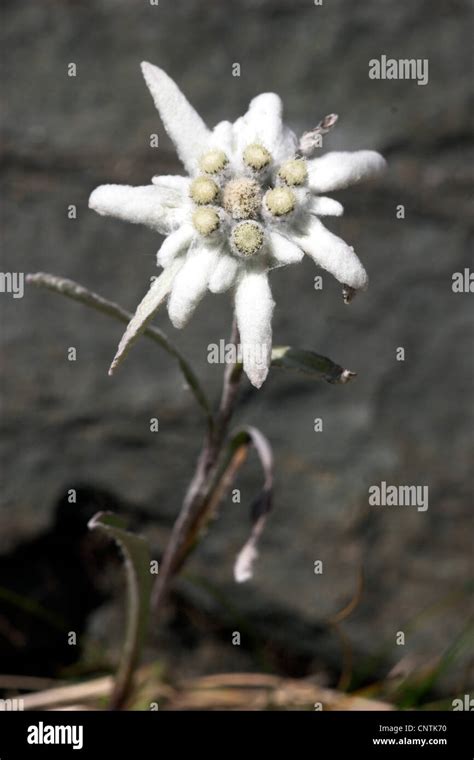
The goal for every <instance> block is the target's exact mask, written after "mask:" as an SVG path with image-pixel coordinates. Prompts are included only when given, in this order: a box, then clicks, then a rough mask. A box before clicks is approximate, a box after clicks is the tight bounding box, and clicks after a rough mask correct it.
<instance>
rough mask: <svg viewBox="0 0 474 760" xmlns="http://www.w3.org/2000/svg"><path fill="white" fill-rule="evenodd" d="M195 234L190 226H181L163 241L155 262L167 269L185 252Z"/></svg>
mask: <svg viewBox="0 0 474 760" xmlns="http://www.w3.org/2000/svg"><path fill="white" fill-rule="evenodd" d="M195 235H196V232H195V230H194V228H193V226H192V225H191V224H182V225H181V227H178V229H177V230H175V232H172V233H171V235H168V237H167V238H166V239H165V240H164V241H163V243H162V246H161V248H160V250H159V251H158V253H157V254H156V261H157V264H159V265H160V266H162V267H167V266H168V265H169V264H171V262H172V261H173V259H175V258H176V256H178V255H179V254H180V253H182V252H183V251H185V250H186V249H187V248H189V246H190V245H191V242H192V240H193V238H194V237H195Z"/></svg>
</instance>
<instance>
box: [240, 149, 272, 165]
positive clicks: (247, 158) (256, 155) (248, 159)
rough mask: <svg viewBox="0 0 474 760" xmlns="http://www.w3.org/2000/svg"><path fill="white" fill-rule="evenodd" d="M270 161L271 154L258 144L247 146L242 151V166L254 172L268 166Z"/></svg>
mask: <svg viewBox="0 0 474 760" xmlns="http://www.w3.org/2000/svg"><path fill="white" fill-rule="evenodd" d="M271 160H272V157H271V154H270V153H269V152H268V150H267V149H266V148H264V146H263V145H260V144H259V143H252V144H251V145H247V147H246V148H245V150H244V164H245V165H246V166H248V167H249V168H250V169H253V170H254V171H256V172H258V171H261V170H262V169H265V168H266V167H267V166H269V165H270V163H271Z"/></svg>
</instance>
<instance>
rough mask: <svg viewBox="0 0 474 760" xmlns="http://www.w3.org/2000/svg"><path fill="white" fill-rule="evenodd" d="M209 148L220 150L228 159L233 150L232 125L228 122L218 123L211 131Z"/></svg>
mask: <svg viewBox="0 0 474 760" xmlns="http://www.w3.org/2000/svg"><path fill="white" fill-rule="evenodd" d="M209 147H210V148H220V150H223V151H224V153H226V154H227V156H228V157H229V158H230V157H232V155H233V153H234V150H235V140H234V132H233V124H232V123H231V122H230V121H220V122H219V124H216V126H215V127H214V129H213V130H212V135H211V141H210V145H209Z"/></svg>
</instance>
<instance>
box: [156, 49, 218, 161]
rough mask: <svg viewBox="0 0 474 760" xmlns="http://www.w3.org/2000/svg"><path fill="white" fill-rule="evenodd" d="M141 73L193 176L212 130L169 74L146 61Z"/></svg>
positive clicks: (168, 131) (166, 126) (182, 159)
mask: <svg viewBox="0 0 474 760" xmlns="http://www.w3.org/2000/svg"><path fill="white" fill-rule="evenodd" d="M142 72H143V76H144V77H145V82H146V83H147V85H148V89H149V90H150V92H151V94H152V97H153V100H154V103H155V106H156V108H157V109H158V111H159V113H160V116H161V119H162V121H163V124H164V127H165V129H166V131H167V133H168V134H169V136H170V137H171V139H172V140H173V142H174V144H175V146H176V150H177V153H178V156H179V158H180V159H181V161H182V162H183V165H184V166H185V168H186V170H187V171H188V172H189V173H190V174H192V173H194V172H195V171H196V169H197V161H198V159H199V156H200V155H201V154H202V153H204V152H205V151H206V149H207V145H208V143H209V138H210V136H211V133H210V131H209V129H208V128H207V127H206V125H205V124H204V122H203V120H202V119H201V117H200V116H199V114H198V113H197V112H196V111H195V110H194V108H193V107H192V105H191V104H190V103H189V102H188V101H187V99H186V98H185V97H184V95H183V93H182V92H181V90H180V89H179V87H178V86H177V85H176V84H175V83H174V82H173V80H172V79H171V78H170V77H169V76H168V74H166V73H165V72H164V71H163V70H162V69H159V68H158V67H157V66H152V64H151V63H145V62H144V63H142Z"/></svg>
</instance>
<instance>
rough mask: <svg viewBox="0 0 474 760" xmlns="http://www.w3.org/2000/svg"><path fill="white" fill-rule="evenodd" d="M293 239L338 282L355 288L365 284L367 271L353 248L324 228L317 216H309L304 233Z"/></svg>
mask: <svg viewBox="0 0 474 760" xmlns="http://www.w3.org/2000/svg"><path fill="white" fill-rule="evenodd" d="M294 239H295V240H296V242H297V243H298V245H300V246H301V247H302V249H303V250H304V252H305V253H307V254H308V256H311V258H312V259H313V260H314V262H315V263H316V264H318V266H320V267H322V268H323V269H326V270H327V271H328V272H330V273H331V274H332V275H333V276H334V277H335V278H336V279H337V280H339V282H342V283H343V284H345V285H349V286H350V287H351V288H354V289H355V290H359V289H361V288H365V287H366V286H367V283H368V277H367V273H366V271H365V269H364V267H363V266H362V264H361V262H360V261H359V258H358V257H357V256H356V254H355V253H354V249H353V248H351V247H350V246H348V245H347V243H345V242H344V240H341V238H339V237H337V235H333V233H332V232H330V231H329V230H328V229H326V227H325V226H324V225H323V224H322V223H321V222H320V221H319V219H317V217H315V216H312V217H309V223H308V225H307V227H306V230H305V234H303V235H294Z"/></svg>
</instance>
